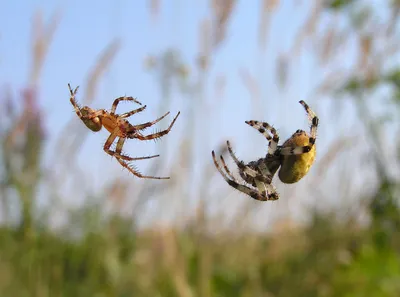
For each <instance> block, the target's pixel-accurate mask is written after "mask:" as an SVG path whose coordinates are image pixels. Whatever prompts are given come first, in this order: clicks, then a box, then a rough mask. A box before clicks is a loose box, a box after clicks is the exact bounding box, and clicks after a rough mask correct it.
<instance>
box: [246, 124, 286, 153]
mask: <svg viewBox="0 0 400 297" xmlns="http://www.w3.org/2000/svg"><path fill="white" fill-rule="evenodd" d="M245 123H246V124H247V125H249V126H251V127H253V128H254V129H256V130H258V132H260V133H261V134H262V135H264V137H265V138H266V139H267V140H268V141H269V144H268V154H270V155H273V154H274V153H275V151H276V149H277V148H278V143H279V135H278V132H277V131H276V129H275V128H274V127H272V126H271V125H269V124H268V123H266V122H259V121H246V122H245ZM267 131H269V132H271V134H272V137H271V136H270V135H269V133H268V132H267Z"/></svg>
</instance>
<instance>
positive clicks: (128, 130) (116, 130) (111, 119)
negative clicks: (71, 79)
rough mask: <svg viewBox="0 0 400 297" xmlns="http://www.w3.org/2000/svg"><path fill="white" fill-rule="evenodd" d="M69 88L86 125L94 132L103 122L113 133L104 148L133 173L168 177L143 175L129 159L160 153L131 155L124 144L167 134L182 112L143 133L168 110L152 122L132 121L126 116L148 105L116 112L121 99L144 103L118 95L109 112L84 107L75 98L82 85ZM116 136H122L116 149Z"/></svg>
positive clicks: (71, 97) (135, 159) (153, 177)
mask: <svg viewBox="0 0 400 297" xmlns="http://www.w3.org/2000/svg"><path fill="white" fill-rule="evenodd" d="M68 88H69V92H70V95H71V96H70V101H71V103H72V105H73V106H74V109H75V112H76V114H77V115H78V117H79V118H80V119H81V120H82V121H83V123H84V124H85V125H86V127H88V128H89V129H90V130H92V131H94V132H98V131H100V130H101V128H102V127H103V126H104V128H106V129H107V130H108V132H110V133H111V135H110V136H109V137H108V138H107V141H106V143H105V144H104V151H105V152H106V153H107V154H109V155H111V156H113V157H115V158H116V159H117V161H118V162H119V163H120V164H121V165H122V166H123V167H125V168H126V169H128V170H129V171H130V172H131V173H132V174H133V175H135V176H137V177H139V178H152V179H169V177H157V176H148V175H142V174H141V173H139V172H138V171H137V170H136V169H134V168H133V166H132V165H130V164H128V163H127V162H130V161H137V160H144V159H151V158H155V157H159V156H160V155H153V156H147V157H135V158H132V157H129V156H127V155H124V154H122V147H123V145H124V142H125V140H126V139H127V138H130V139H132V138H136V139H139V140H150V139H156V138H160V137H162V136H164V135H166V134H168V133H169V131H171V128H172V126H173V125H174V123H175V121H176V119H177V118H178V116H179V114H180V112H178V114H177V115H176V116H175V118H174V119H173V121H172V123H171V124H170V125H169V127H168V129H166V130H163V131H160V132H157V133H154V134H149V135H143V134H142V133H140V131H141V130H144V129H146V128H148V127H150V126H153V125H154V124H156V123H158V122H159V121H161V120H162V119H163V118H165V117H166V116H167V115H168V114H169V112H167V113H166V114H164V115H163V116H162V117H160V118H158V119H156V120H154V121H152V122H147V123H144V124H140V125H131V124H130V123H129V122H128V121H127V120H126V118H127V117H130V116H131V115H134V114H135V113H138V112H141V111H143V110H144V109H145V108H146V105H144V106H142V107H140V108H138V109H135V110H132V111H129V112H126V113H123V114H116V113H115V110H116V108H117V106H118V103H119V102H120V101H133V102H135V103H137V104H139V105H142V103H140V102H139V101H137V100H136V99H135V98H133V97H126V96H125V97H119V98H117V99H115V100H114V103H113V105H112V107H111V111H110V112H108V111H106V110H105V109H98V110H96V109H92V108H90V107H88V106H84V107H82V108H81V107H80V106H79V105H78V103H77V102H76V100H75V95H76V93H77V91H78V88H79V87H76V88H75V90H72V89H71V86H70V84H68ZM117 137H119V139H118V142H117V147H116V149H115V151H113V150H111V149H110V147H111V145H112V144H113V142H114V141H115V139H116V138H117Z"/></svg>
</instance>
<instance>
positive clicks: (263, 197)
mask: <svg viewBox="0 0 400 297" xmlns="http://www.w3.org/2000/svg"><path fill="white" fill-rule="evenodd" d="M211 154H212V157H213V161H214V165H215V167H216V168H217V170H218V171H219V173H220V174H221V175H222V177H223V178H224V179H225V181H226V182H227V183H228V184H229V185H230V186H231V187H233V188H234V189H236V190H238V191H240V192H242V193H244V194H246V195H248V196H250V197H251V198H253V199H256V200H259V201H268V200H277V199H279V195H278V194H277V192H276V191H275V189H274V188H273V186H272V185H270V184H263V186H264V188H263V190H262V192H260V191H259V190H258V189H257V190H256V189H252V188H250V187H248V186H246V185H242V184H239V182H238V181H237V180H236V179H235V178H233V176H232V175H231V174H230V172H229V169H228V171H227V172H229V173H228V174H229V176H230V177H231V178H232V179H230V178H229V177H228V175H227V174H226V173H225V172H223V170H222V168H221V166H220V165H219V164H218V162H217V160H216V158H215V152H214V151H212V152H211ZM225 170H226V168H225ZM261 183H262V182H260V188H261ZM268 190H269V191H268Z"/></svg>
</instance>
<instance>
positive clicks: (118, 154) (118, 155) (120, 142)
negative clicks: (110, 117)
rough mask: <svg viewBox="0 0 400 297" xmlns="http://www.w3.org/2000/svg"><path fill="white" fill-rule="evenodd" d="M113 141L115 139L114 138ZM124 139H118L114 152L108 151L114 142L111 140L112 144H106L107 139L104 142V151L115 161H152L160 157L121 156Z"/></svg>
mask: <svg viewBox="0 0 400 297" xmlns="http://www.w3.org/2000/svg"><path fill="white" fill-rule="evenodd" d="M114 139H115V138H114ZM125 140H126V138H124V137H120V138H119V139H118V142H117V147H116V149H115V151H113V150H110V146H111V144H112V143H113V142H114V140H112V142H108V139H107V141H106V145H104V151H105V152H106V153H107V154H109V155H110V156H113V157H115V158H117V159H122V160H125V161H137V160H146V159H152V158H156V157H159V156H160V155H152V156H146V157H134V158H132V157H129V156H127V155H124V154H122V147H123V146H124V143H125Z"/></svg>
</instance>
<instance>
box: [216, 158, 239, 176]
mask: <svg viewBox="0 0 400 297" xmlns="http://www.w3.org/2000/svg"><path fill="white" fill-rule="evenodd" d="M220 158H221V163H222V166H224V169H225V171H226V173H227V174H228V176H229V177H230V178H231V179H232V180H236V179H235V177H234V176H233V175H232V173H231V171H230V170H229V168H228V166H227V165H226V163H225V160H224V157H222V156H220Z"/></svg>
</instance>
